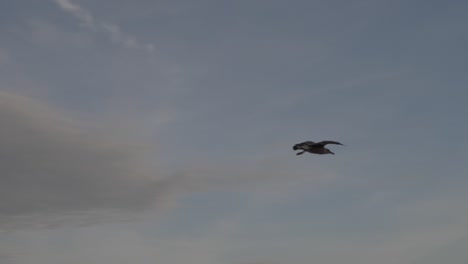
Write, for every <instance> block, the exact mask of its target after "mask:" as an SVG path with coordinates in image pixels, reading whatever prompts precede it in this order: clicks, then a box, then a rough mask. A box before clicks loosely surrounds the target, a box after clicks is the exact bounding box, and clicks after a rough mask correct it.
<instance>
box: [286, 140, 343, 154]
mask: <svg viewBox="0 0 468 264" xmlns="http://www.w3.org/2000/svg"><path fill="white" fill-rule="evenodd" d="M327 144H335V145H343V144H341V143H340V142H336V141H329V140H325V141H321V142H317V143H315V142H313V141H305V142H302V143H298V144H296V145H294V146H293V150H302V152H298V153H296V155H302V154H304V153H305V152H309V153H313V154H320V155H323V154H333V155H335V153H333V152H332V151H331V150H329V149H328V148H326V147H325V146H326V145H327Z"/></svg>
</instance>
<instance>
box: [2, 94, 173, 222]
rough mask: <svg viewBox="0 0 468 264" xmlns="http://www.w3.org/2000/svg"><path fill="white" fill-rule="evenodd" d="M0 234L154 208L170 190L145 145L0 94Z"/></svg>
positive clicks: (27, 100) (34, 102) (169, 181)
mask: <svg viewBox="0 0 468 264" xmlns="http://www.w3.org/2000/svg"><path fill="white" fill-rule="evenodd" d="M0 124H1V126H2V129H1V130H0V146H1V147H0V168H1V174H0V229H3V228H7V227H11V226H16V225H21V224H27V225H30V224H40V223H42V222H47V223H50V222H53V221H52V220H58V221H60V219H62V218H67V217H69V216H73V215H77V214H78V215H81V216H85V217H84V218H86V214H92V213H102V212H117V213H119V212H132V211H138V210H142V209H148V208H154V207H157V206H158V205H162V203H163V202H164V201H165V200H166V198H165V197H166V194H169V193H170V192H171V190H172V189H171V186H172V185H171V184H172V179H171V178H170V177H163V176H161V175H158V172H157V170H156V169H155V168H153V166H152V165H151V164H150V162H151V161H149V160H147V157H148V156H147V155H145V154H146V152H145V149H144V148H143V147H142V144H137V143H136V142H132V141H130V140H122V138H120V137H117V136H113V134H115V133H108V132H110V131H107V130H106V131H105V132H102V131H101V130H99V131H98V130H97V129H93V128H92V127H91V125H90V124H86V126H85V124H83V123H80V122H78V121H73V120H70V119H68V118H67V117H66V116H65V115H64V114H63V113H62V112H60V111H59V110H57V109H54V108H53V107H50V106H48V105H46V104H43V103H41V102H38V101H37V100H34V99H31V98H28V97H24V96H18V95H14V94H10V93H5V92H0Z"/></svg>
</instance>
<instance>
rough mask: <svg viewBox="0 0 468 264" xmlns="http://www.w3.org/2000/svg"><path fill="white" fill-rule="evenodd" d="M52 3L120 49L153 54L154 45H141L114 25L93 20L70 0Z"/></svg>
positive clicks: (86, 11) (96, 19)
mask: <svg viewBox="0 0 468 264" xmlns="http://www.w3.org/2000/svg"><path fill="white" fill-rule="evenodd" d="M54 2H55V3H56V4H57V5H58V6H59V7H60V8H61V9H63V10H64V11H66V12H68V13H69V14H71V15H73V16H74V17H76V18H77V19H78V20H79V21H80V22H81V23H82V25H83V27H86V28H88V29H90V30H92V31H94V32H103V33H105V34H107V35H108V36H109V38H110V40H111V41H112V42H113V43H115V44H117V45H121V46H122V47H125V48H129V49H142V50H146V51H147V52H150V53H152V52H154V49H155V47H154V44H151V43H143V42H141V41H139V40H137V39H136V37H134V36H132V35H129V34H126V33H124V32H122V30H121V29H120V27H119V26H118V25H116V24H112V23H108V22H105V21H101V20H100V19H98V18H95V17H94V16H93V15H92V14H91V12H90V11H89V10H87V9H85V8H83V7H81V6H79V5H77V4H75V3H73V2H72V1H70V0H54Z"/></svg>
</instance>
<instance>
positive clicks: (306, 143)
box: [293, 141, 315, 150]
mask: <svg viewBox="0 0 468 264" xmlns="http://www.w3.org/2000/svg"><path fill="white" fill-rule="evenodd" d="M314 144H315V142H312V141H304V142H301V143H297V144H296V145H294V146H293V149H294V150H298V149H302V148H303V147H305V146H312V145H314Z"/></svg>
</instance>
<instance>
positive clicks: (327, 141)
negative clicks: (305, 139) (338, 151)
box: [316, 140, 343, 146]
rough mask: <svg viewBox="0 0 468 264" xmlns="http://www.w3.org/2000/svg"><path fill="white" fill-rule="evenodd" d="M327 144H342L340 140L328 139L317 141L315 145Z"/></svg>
mask: <svg viewBox="0 0 468 264" xmlns="http://www.w3.org/2000/svg"><path fill="white" fill-rule="evenodd" d="M327 144H334V145H342V146H343V144H341V143H340V142H337V141H330V140H324V141H320V142H317V143H316V145H320V146H325V145H327Z"/></svg>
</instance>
